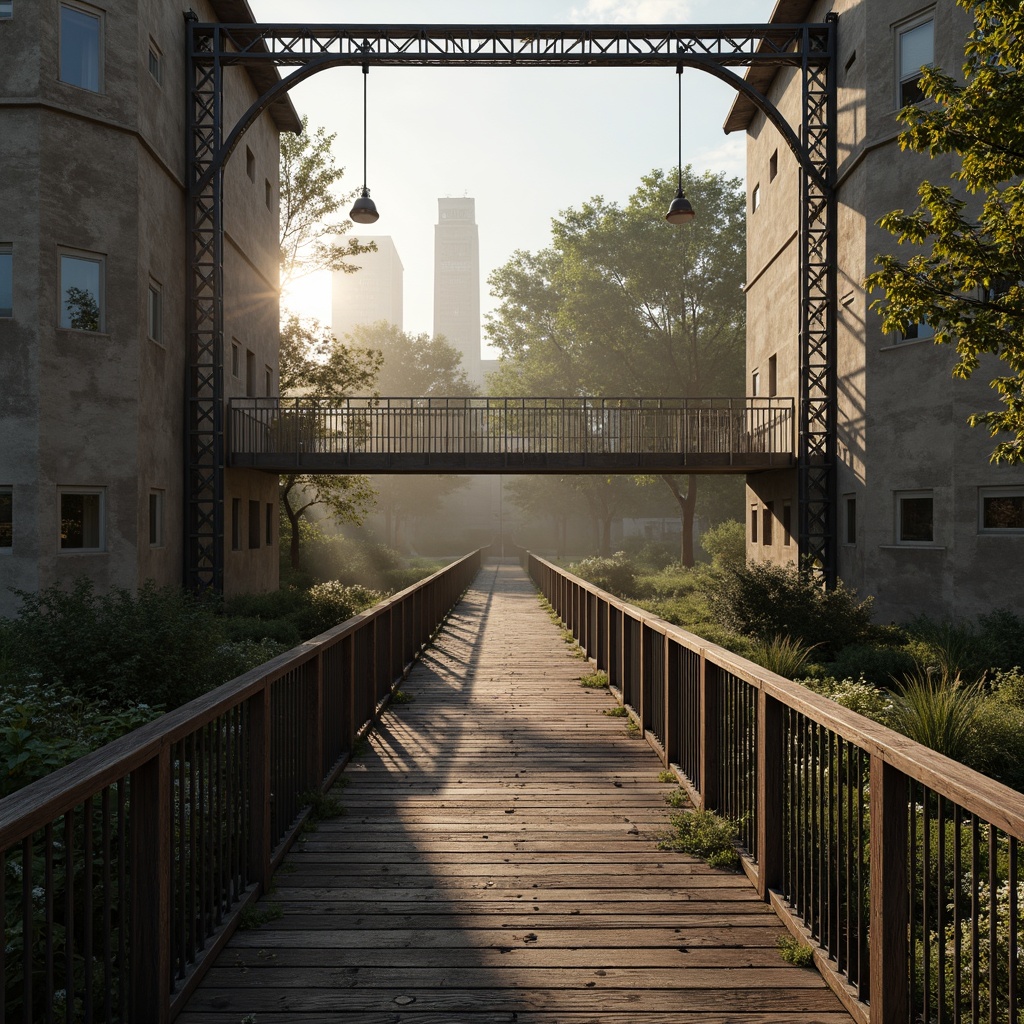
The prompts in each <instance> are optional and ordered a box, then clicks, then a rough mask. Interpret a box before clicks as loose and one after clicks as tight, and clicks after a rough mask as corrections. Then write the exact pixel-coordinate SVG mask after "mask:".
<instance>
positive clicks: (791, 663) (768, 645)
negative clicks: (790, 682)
mask: <svg viewBox="0 0 1024 1024" xmlns="http://www.w3.org/2000/svg"><path fill="white" fill-rule="evenodd" d="M818 646H820V645H819V644H805V643H804V642H803V641H802V640H800V639H798V638H797V637H792V636H783V635H782V634H779V635H777V636H773V637H772V638H771V639H770V640H761V641H758V642H757V643H755V644H754V645H753V648H752V649H751V653H750V660H751V661H754V662H756V663H757V664H758V665H760V666H761V667H762V668H766V669H768V671H769V672H774V673H776V675H780V676H785V677H786V678H787V679H794V678H795V677H796V676H798V675H800V673H801V672H802V671H803V669H804V668H805V666H806V665H807V662H808V660H809V659H810V656H811V652H812V651H813V650H814V649H815V648H816V647H818Z"/></svg>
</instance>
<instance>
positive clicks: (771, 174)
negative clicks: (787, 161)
mask: <svg viewBox="0 0 1024 1024" xmlns="http://www.w3.org/2000/svg"><path fill="white" fill-rule="evenodd" d="M778 174H779V151H778V150H775V152H774V153H772V155H771V158H770V159H769V161H768V180H769V181H774V180H775V179H776V177H778Z"/></svg>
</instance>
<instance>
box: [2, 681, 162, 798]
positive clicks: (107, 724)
mask: <svg viewBox="0 0 1024 1024" xmlns="http://www.w3.org/2000/svg"><path fill="white" fill-rule="evenodd" d="M162 712H163V708H161V707H159V706H150V705H147V704H128V705H126V706H124V707H122V708H119V709H117V710H110V709H108V708H106V707H104V706H102V705H98V704H94V703H92V702H91V701H89V700H86V699H83V698H82V697H81V696H77V695H75V694H73V693H72V692H70V691H69V690H68V689H67V688H66V687H64V686H61V685H58V684H56V683H43V682H40V681H38V680H36V681H31V682H28V683H26V684H24V685H14V684H12V682H11V681H10V680H8V681H7V682H6V683H5V684H3V685H0V797H4V796H7V795H8V794H10V793H13V792H14V791H15V790H16V789H20V788H21V787H22V786H25V785H27V784H28V783H30V782H33V781H34V780H35V779H39V778H42V777H43V776H44V775H48V774H49V773H50V772H52V771H56V770H57V769H58V768H62V767H63V766H64V765H66V764H70V763H71V762H72V761H74V760H75V759H76V758H79V757H82V756H83V755H84V754H87V753H88V752H89V751H90V750H93V749H95V748H96V747H100V746H103V744H105V743H109V742H110V741H112V740H115V739H117V738H118V737H119V736H123V735H124V734H125V733H126V732H131V730H132V729H136V728H138V727H139V726H140V725H144V724H145V723H146V722H149V721H151V720H152V719H154V718H156V717H157V716H158V715H159V714H161V713H162Z"/></svg>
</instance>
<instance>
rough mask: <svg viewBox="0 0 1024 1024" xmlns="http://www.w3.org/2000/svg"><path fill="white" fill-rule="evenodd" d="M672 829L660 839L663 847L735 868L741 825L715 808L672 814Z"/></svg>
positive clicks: (660, 846) (711, 862)
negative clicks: (723, 816) (717, 811)
mask: <svg viewBox="0 0 1024 1024" xmlns="http://www.w3.org/2000/svg"><path fill="white" fill-rule="evenodd" d="M669 823H670V824H671V826H672V832H671V833H670V834H669V835H668V836H666V837H665V838H664V839H662V840H661V841H660V842H659V843H658V849H660V850H679V851H681V852H682V853H691V854H693V855H694V856H695V857H700V858H701V859H703V860H705V861H707V863H708V864H710V865H711V866H712V867H716V868H736V867H738V866H739V862H740V859H739V854H737V852H736V843H737V841H738V840H739V834H740V830H739V825H738V824H737V823H736V822H735V821H730V820H729V819H728V818H721V817H719V816H718V815H717V814H715V812H714V811H684V812H683V813H681V814H673V815H671V816H670V817H669Z"/></svg>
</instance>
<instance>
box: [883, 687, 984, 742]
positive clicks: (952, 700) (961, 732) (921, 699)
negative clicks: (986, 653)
mask: <svg viewBox="0 0 1024 1024" xmlns="http://www.w3.org/2000/svg"><path fill="white" fill-rule="evenodd" d="M983 699H984V695H983V692H982V690H981V688H980V687H979V686H978V685H977V684H970V685H969V684H965V683H963V682H962V681H961V680H960V677H959V676H950V675H948V674H947V673H945V672H934V671H931V670H922V671H919V672H918V673H916V674H915V675H912V676H909V677H908V678H907V679H905V680H904V682H903V683H902V684H901V685H899V686H898V687H897V689H896V691H895V693H894V694H893V703H892V712H891V719H890V721H891V724H892V727H893V728H894V729H897V730H899V731H900V732H901V733H903V734H904V736H909V737H910V738H911V739H912V740H916V741H917V742H918V743H923V744H924V745H925V746H926V747H931V748H932V750H937V751H938V752H939V753H940V754H945V755H946V756H947V757H951V758H953V759H954V760H957V761H966V760H967V759H968V758H969V756H970V754H971V752H972V750H973V749H974V746H975V739H976V730H977V727H978V723H979V719H980V716H981V711H982V701H983Z"/></svg>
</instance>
